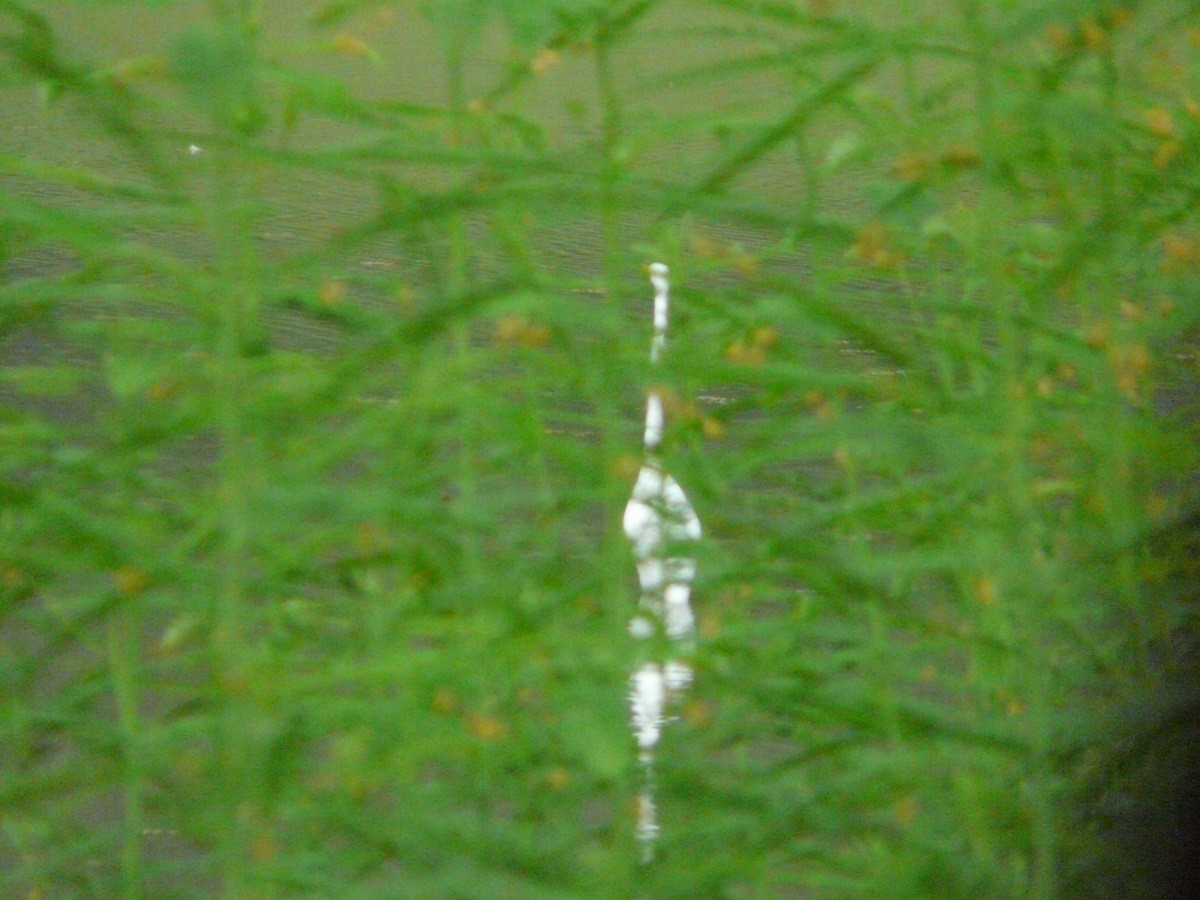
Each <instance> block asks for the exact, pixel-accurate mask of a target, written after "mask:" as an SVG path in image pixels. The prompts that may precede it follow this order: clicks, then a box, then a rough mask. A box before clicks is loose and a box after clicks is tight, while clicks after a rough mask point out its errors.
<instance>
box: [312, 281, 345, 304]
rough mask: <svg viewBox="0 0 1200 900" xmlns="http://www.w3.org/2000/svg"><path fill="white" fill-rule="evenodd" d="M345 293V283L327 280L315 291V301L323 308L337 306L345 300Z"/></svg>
mask: <svg viewBox="0 0 1200 900" xmlns="http://www.w3.org/2000/svg"><path fill="white" fill-rule="evenodd" d="M347 293H349V291H348V289H347V288H346V282H344V281H342V280H341V279H340V278H327V279H326V280H325V281H322V282H321V287H320V288H319V289H318V290H317V299H318V300H320V301H321V303H323V304H324V305H325V306H338V305H340V304H341V303H342V301H343V300H345V299H346V294H347Z"/></svg>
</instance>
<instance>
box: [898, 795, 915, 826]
mask: <svg viewBox="0 0 1200 900" xmlns="http://www.w3.org/2000/svg"><path fill="white" fill-rule="evenodd" d="M920 809H921V805H920V803H918V802H917V798H916V796H915V795H913V794H905V795H904V796H903V797H901V798H900V799H899V800H897V801H896V802H895V803H893V804H892V816H893V818H895V820H896V824H898V825H899V826H900V827H901V828H907V827H908V826H909V825H911V824H912V823H913V822H915V821H916V818H917V813H918V812H920Z"/></svg>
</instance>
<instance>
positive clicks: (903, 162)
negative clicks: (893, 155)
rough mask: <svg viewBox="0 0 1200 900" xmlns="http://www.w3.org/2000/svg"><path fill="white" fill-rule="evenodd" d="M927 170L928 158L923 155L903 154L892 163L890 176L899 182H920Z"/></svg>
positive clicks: (928, 167)
mask: <svg viewBox="0 0 1200 900" xmlns="http://www.w3.org/2000/svg"><path fill="white" fill-rule="evenodd" d="M929 170H930V165H929V157H928V156H926V155H925V154H923V153H905V154H903V155H902V156H900V157H899V158H898V159H897V160H896V161H895V162H894V163H892V174H893V175H894V176H895V177H896V178H898V179H900V180H901V181H909V182H912V181H921V180H922V179H924V178H926V177H928V175H929Z"/></svg>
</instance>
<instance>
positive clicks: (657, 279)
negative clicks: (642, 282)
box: [649, 262, 668, 293]
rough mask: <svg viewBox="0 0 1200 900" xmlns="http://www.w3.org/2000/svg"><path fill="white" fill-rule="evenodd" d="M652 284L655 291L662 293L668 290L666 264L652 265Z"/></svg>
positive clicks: (657, 263)
mask: <svg viewBox="0 0 1200 900" xmlns="http://www.w3.org/2000/svg"><path fill="white" fill-rule="evenodd" d="M649 271H650V283H651V284H652V285H654V290H656V291H658V292H659V293H662V292H663V291H665V290H666V289H667V271H668V270H667V266H666V264H665V263H659V262H656V263H650V269H649Z"/></svg>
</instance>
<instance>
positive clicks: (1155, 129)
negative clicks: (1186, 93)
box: [1144, 106, 1175, 139]
mask: <svg viewBox="0 0 1200 900" xmlns="http://www.w3.org/2000/svg"><path fill="white" fill-rule="evenodd" d="M1144 119H1145V122H1146V127H1147V128H1149V129H1150V133H1151V134H1152V135H1154V136H1155V137H1157V138H1164V139H1165V138H1170V137H1174V136H1175V119H1174V118H1173V117H1172V115H1171V113H1170V112H1168V111H1167V110H1165V109H1163V108H1162V107H1161V106H1152V107H1150V108H1149V109H1148V110H1146V114H1145V116H1144Z"/></svg>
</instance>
